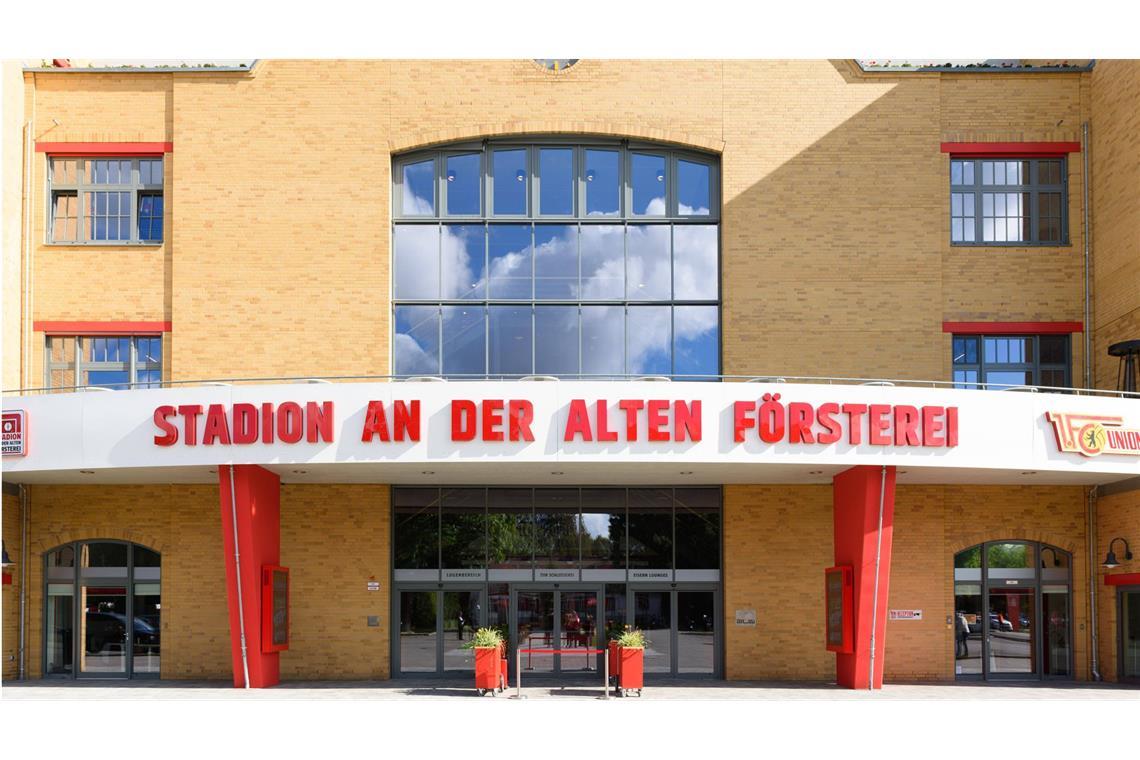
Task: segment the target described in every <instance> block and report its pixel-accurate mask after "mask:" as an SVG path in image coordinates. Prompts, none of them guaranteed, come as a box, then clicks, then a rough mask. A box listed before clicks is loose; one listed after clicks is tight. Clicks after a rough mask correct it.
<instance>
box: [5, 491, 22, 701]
mask: <svg viewBox="0 0 1140 760" xmlns="http://www.w3.org/2000/svg"><path fill="white" fill-rule="evenodd" d="M5 488H7V485H6V484H5ZM3 508H4V528H3V533H4V548H5V549H7V550H8V557H9V558H10V559H11V560H12V562H13V567H10V568H5V569H4V572H5V574H8V575H10V576H11V578H12V583H11V585H5V586H4V587H3V598H2V599H0V605H2V606H3V626H2V630H3V634H2V635H3V637H4V639H3V646H2V647H0V657H3V660H4V667H3V678H4V679H5V680H7V679H9V678H15V677H16V676H17V675H18V674H19V665H20V663H19V652H20V563H21V553H20V546H21V543H20V498H19V497H18V496H15V495H13V494H9V493H5V494H4V501H3Z"/></svg>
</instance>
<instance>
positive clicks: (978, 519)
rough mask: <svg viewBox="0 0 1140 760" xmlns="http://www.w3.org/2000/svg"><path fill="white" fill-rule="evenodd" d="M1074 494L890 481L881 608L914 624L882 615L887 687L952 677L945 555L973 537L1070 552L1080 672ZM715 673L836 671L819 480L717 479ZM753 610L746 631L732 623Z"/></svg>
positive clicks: (1082, 594) (826, 506) (825, 502)
mask: <svg viewBox="0 0 1140 760" xmlns="http://www.w3.org/2000/svg"><path fill="white" fill-rule="evenodd" d="M1083 493H1084V492H1083V489H1081V488H1076V487H1057V486H1050V487H1030V486H1026V487H996V486H995V487H984V486H905V485H903V486H899V487H898V489H897V491H896V500H895V528H894V548H893V551H892V560H891V579H890V592H889V597H888V607H889V608H890V609H921V610H922V611H923V619H922V620H921V621H888V623H887V644H886V650H885V651H886V665H885V679H886V680H887V681H888V682H895V683H899V682H906V681H927V680H930V681H948V680H953V679H954V656H953V655H954V639H953V628H952V627H951V626H947V624H946V617H947V616H948V615H951V614H952V613H953V607H954V591H953V572H954V570H953V567H954V554H955V553H957V552H959V551H961V550H962V549H965V548H968V547H970V546H973V545H976V544H979V543H981V542H983V541H992V540H999V539H1026V540H1030V541H1041V542H1044V543H1048V544H1052V545H1054V546H1057V547H1060V548H1061V549H1064V550H1065V551H1069V552H1072V554H1073V600H1072V602H1073V603H1072V610H1073V622H1072V631H1073V638H1074V644H1073V659H1074V663H1075V676H1076V678H1077V679H1080V680H1084V679H1086V678H1087V677H1088V675H1087V673H1088V669H1087V659H1088V643H1087V642H1088V633H1087V630H1086V628H1087V620H1088V616H1087V597H1086V594H1087V589H1088V585H1087V580H1086V578H1087V571H1086V570H1085V568H1087V562H1088V559H1087V552H1086V550H1085V548H1084V547H1085V544H1084V540H1085V535H1084V496H1083ZM724 524H725V535H724V549H725V560H724V611H725V620H724V625H725V675H726V677H727V678H729V679H732V680H746V679H761V680H817V681H832V680H834V678H835V655H833V654H831V653H829V652H827V651H826V649H825V647H824V641H823V618H824V612H823V604H824V599H823V569H824V568H826V567H829V566H831V565H832V564H833V560H834V550H833V546H834V543H833V538H834V528H833V522H832V491H831V488H830V487H828V486H726V487H725V490H724ZM737 609H755V610H756V617H757V623H758V624H757V626H756V627H755V628H749V627H737V626H736V625H734V622H733V616H734V613H735V611H736V610H737Z"/></svg>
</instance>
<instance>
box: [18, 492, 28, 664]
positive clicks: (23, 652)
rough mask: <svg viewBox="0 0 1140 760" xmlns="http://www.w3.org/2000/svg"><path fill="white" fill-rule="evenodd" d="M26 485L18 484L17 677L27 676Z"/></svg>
mask: <svg viewBox="0 0 1140 760" xmlns="http://www.w3.org/2000/svg"><path fill="white" fill-rule="evenodd" d="M28 501H29V500H28V487H27V486H26V485H23V484H22V483H21V484H20V644H19V661H20V663H19V669H20V672H19V679H20V680H21V681H23V680H24V679H26V678H27V677H28V667H27V646H26V641H27V627H28V616H27V612H26V610H27V606H28Z"/></svg>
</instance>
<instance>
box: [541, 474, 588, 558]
mask: <svg viewBox="0 0 1140 760" xmlns="http://www.w3.org/2000/svg"><path fill="white" fill-rule="evenodd" d="M534 564H535V567H546V568H557V567H577V566H578V489H576V488H536V489H535V492H534Z"/></svg>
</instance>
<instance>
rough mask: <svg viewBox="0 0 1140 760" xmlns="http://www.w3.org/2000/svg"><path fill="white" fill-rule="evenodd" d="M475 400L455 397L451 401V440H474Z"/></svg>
mask: <svg viewBox="0 0 1140 760" xmlns="http://www.w3.org/2000/svg"><path fill="white" fill-rule="evenodd" d="M475 416H476V413H475V402H474V401H468V400H466V399H456V400H455V401H452V402H451V440H453V441H473V440H475Z"/></svg>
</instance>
